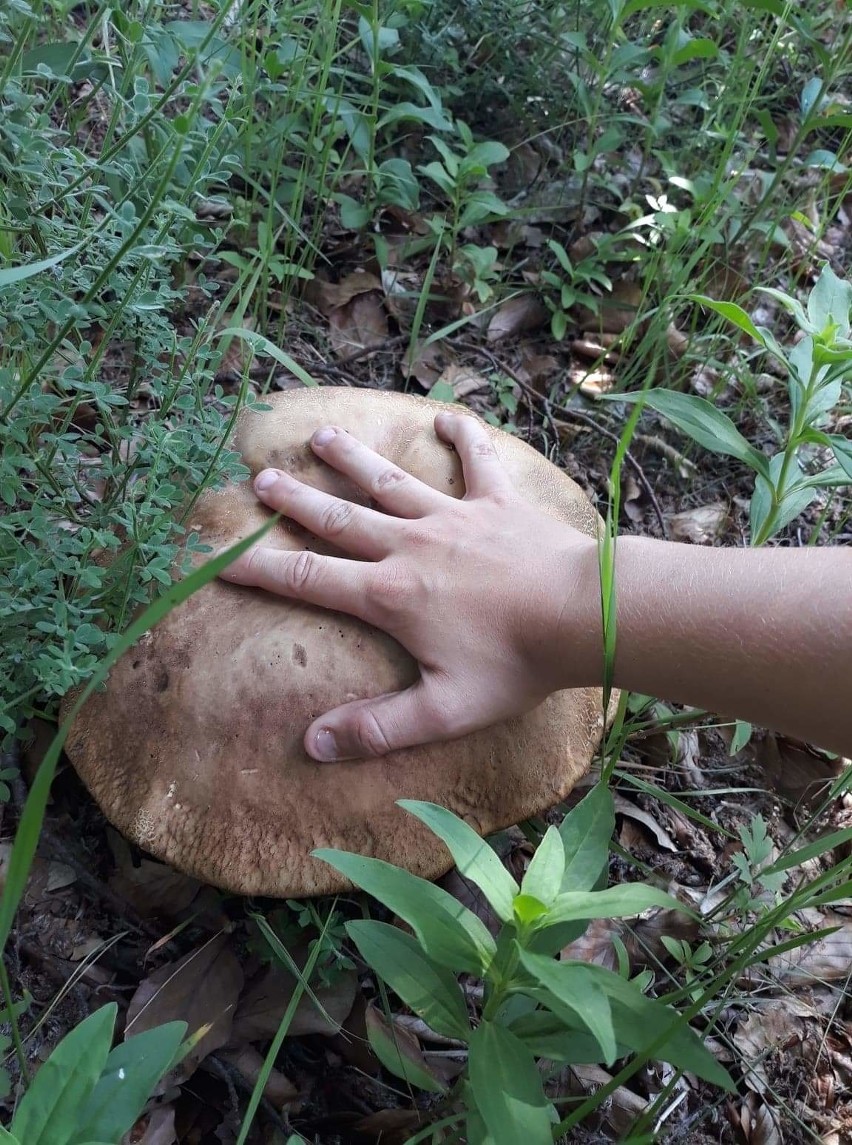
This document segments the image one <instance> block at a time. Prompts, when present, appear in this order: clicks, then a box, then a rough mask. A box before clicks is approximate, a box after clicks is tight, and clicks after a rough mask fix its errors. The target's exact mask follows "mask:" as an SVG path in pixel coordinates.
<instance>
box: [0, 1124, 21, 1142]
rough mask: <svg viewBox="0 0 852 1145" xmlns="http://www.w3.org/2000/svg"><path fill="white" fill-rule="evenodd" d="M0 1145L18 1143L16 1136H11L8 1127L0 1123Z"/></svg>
mask: <svg viewBox="0 0 852 1145" xmlns="http://www.w3.org/2000/svg"><path fill="white" fill-rule="evenodd" d="M0 1145H20V1142H19V1141H18V1138H17V1137H13V1136H12V1134H11V1133H10V1132H9V1130H8V1129H4V1128H3V1126H2V1125H0Z"/></svg>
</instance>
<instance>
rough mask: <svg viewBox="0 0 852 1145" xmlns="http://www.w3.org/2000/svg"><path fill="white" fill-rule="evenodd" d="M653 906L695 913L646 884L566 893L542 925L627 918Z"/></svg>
mask: <svg viewBox="0 0 852 1145" xmlns="http://www.w3.org/2000/svg"><path fill="white" fill-rule="evenodd" d="M652 906H661V907H665V908H666V909H667V910H678V911H683V912H684V913H685V914H688V915H691V914H692V913H693V912H692V911H691V910H689V908H688V907H685V906H684V905H683V903H681V902H678V900H677V899H676V898H672V896H671V895H667V894H666V893H665V892H664V891H660V890H657V888H656V887H649V886H648V885H647V884H646V883H622V884H621V886H617V887H608V888H607V889H606V890H604V891H564V892H563V893H562V894H561V895H559V897H558V898H557V900H556V902H555V903H554V904H553V906H552V907H551V908H550V910H549V911H548V912H547V915H546V917H545V918H543V919H542V922H541V925H544V926H550V925H554V924H556V923H559V922H571V921H573V920H574V919H591V918H628V917H630V915H634V914H640V913H641V912H642V911H643V910H647V909H648V907H652Z"/></svg>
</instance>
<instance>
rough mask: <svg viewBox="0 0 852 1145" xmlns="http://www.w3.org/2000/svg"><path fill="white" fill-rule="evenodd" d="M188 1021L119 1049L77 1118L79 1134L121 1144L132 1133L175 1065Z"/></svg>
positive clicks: (144, 1035)
mask: <svg viewBox="0 0 852 1145" xmlns="http://www.w3.org/2000/svg"><path fill="white" fill-rule="evenodd" d="M185 1034H186V1022H168V1023H167V1024H165V1025H163V1026H156V1027H155V1028H154V1029H152V1030H146V1031H145V1032H144V1033H141V1034H137V1035H136V1036H135V1037H132V1038H128V1040H127V1041H126V1042H123V1043H122V1044H121V1045H119V1046H116V1047H115V1049H114V1050H113V1051H112V1053H111V1054H110V1055H109V1057H108V1058H107V1060H106V1064H105V1066H104V1069H103V1072H102V1074H101V1076H100V1078H99V1080H98V1083H97V1085H96V1086H95V1088H94V1090H93V1092H92V1093H91V1094H90V1096H89V1098H88V1100H87V1101H86V1103H85V1105H84V1106H83V1107H82V1108H81V1109H80V1111H79V1113H78V1115H77V1117H78V1124H79V1125H80V1129H79V1130H77V1135H78V1136H81V1137H86V1138H89V1137H91V1138H92V1139H93V1140H95V1139H102V1140H104V1141H119V1140H120V1139H121V1138H122V1137H123V1135H124V1134H125V1133H127V1132H129V1131H130V1130H131V1129H132V1128H133V1126H134V1124H135V1123H136V1120H137V1119H138V1117H139V1115H140V1113H141V1112H142V1110H143V1108H144V1107H145V1103H146V1101H147V1100H148V1098H149V1097H150V1096H151V1094H152V1093H153V1091H154V1088H155V1087H156V1085H157V1082H158V1081H159V1080H160V1079H161V1078H162V1077H163V1075H164V1074H165V1073H166V1072H167V1071H168V1070H169V1069H170V1068H171V1067H172V1065H173V1064H174V1063H175V1059H176V1057H177V1056H178V1053H179V1050H180V1045H181V1040H182V1039H183V1037H184V1035H185Z"/></svg>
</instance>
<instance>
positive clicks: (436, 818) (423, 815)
mask: <svg viewBox="0 0 852 1145" xmlns="http://www.w3.org/2000/svg"><path fill="white" fill-rule="evenodd" d="M397 803H398V804H399V806H400V807H402V808H403V810H405V811H408V812H409V814H411V815H414V816H415V818H417V819H419V820H420V822H421V823H425V824H426V826H427V827H428V828H429V830H430V831H432V832H433V833H434V834H435V835H437V836H438V838H439V839H441V841H442V842H443V843H445V844H446V846H447V849H448V850H449V852H450V854H451V855H452V856H453V861H454V862H455V864H456V866H457V867H458V869H459V873H460V874H462V875H464V877H465V878H466V879H470V881H471V882H472V883H473V884H474V885H475V886H477V887H479V889H480V890H481V891H482V893H483V894H484V895H485V897H486V898H487V899H488V901H489V903H490V904H491V906H492V907H493V908H494V910H495V912H496V913H497V915H498V917H499V918H501V919H502V920H503V921H504V922H508V921H509V919H511V918H512V900H513V899H514V897H515V895H516V894H517V893H518V884H517V883H516V882H515V880H514V879H513V878H512V876H511V875H510V874H509V872H508V871H507V870H506V868H505V867H504V866H503V864H502V863H501V862H500V859H499V858H498V857H497V855H496V854H495V852H494V849H493V848H492V847H490V846H489V845H488V843H486V842H485V840H484V839H483V838H481V836H479V835H477V833H476V831H474V829H473V828H472V827H471V826H470V825H469V824H467V823H465V821H464V819H460V818H459V817H458V816H457V815H454V814H453V813H452V811H447V810H446V808H444V807H439V806H438V804H437V803H424V802H422V801H420V800H417V799H398V800H397Z"/></svg>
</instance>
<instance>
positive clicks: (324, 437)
mask: <svg viewBox="0 0 852 1145" xmlns="http://www.w3.org/2000/svg"><path fill="white" fill-rule="evenodd" d="M336 436H337V430H336V429H333V428H332V427H331V426H330V425H327V426H325V427H324V428H323V429H318V430H317V431H316V433H315V434H314V436H313V438H312V444H313V445H320V446H322V445H329V444H330V443H331V442H332V441H334V439H335V437H336Z"/></svg>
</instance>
